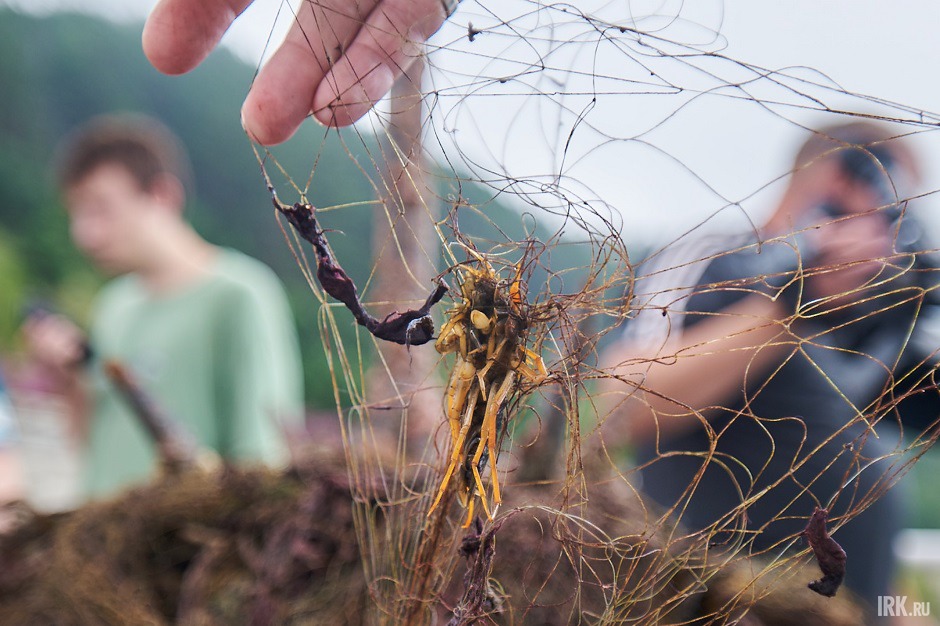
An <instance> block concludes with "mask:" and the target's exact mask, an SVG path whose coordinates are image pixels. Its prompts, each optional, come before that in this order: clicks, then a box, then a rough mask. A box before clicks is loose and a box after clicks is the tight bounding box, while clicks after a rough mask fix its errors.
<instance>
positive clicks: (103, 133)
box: [56, 113, 193, 192]
mask: <svg viewBox="0 0 940 626" xmlns="http://www.w3.org/2000/svg"><path fill="white" fill-rule="evenodd" d="M107 164H114V165H119V166H121V167H123V168H124V169H126V170H127V171H128V173H130V175H131V176H132V177H133V178H134V180H135V181H137V184H138V185H139V186H140V188H141V189H142V190H144V191H149V190H151V189H152V188H153V184H154V182H155V181H156V179H157V178H159V177H160V176H162V175H165V174H170V175H172V176H175V177H176V178H177V179H179V181H180V183H181V184H182V185H183V188H184V189H185V190H186V191H187V192H191V191H192V178H193V176H192V166H191V165H190V162H189V157H188V156H187V154H186V150H185V148H184V147H183V144H182V142H181V141H180V140H179V138H178V137H177V136H176V135H175V134H174V133H173V131H171V130H170V129H169V128H167V127H166V126H165V125H164V124H162V123H161V122H159V121H157V120H156V119H154V118H152V117H149V116H146V115H142V114H136V113H134V114H130V113H121V114H109V115H102V116H99V117H96V118H93V119H91V120H90V121H89V122H87V123H85V124H84V125H82V126H81V127H79V128H78V129H76V130H75V131H73V132H72V133H71V134H70V135H69V136H68V137H66V139H65V140H64V141H63V142H62V145H61V146H60V148H59V154H58V159H57V167H56V179H57V183H58V185H59V189H60V190H66V189H69V188H70V187H73V186H75V185H76V184H78V183H80V182H81V181H82V180H83V179H84V178H85V177H87V176H88V175H89V174H91V173H92V172H93V171H94V170H95V169H97V168H98V167H100V166H102V165H107Z"/></svg>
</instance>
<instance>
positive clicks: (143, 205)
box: [24, 116, 302, 496]
mask: <svg viewBox="0 0 940 626" xmlns="http://www.w3.org/2000/svg"><path fill="white" fill-rule="evenodd" d="M58 175H59V184H60V187H61V190H62V193H63V196H64V200H65V205H66V209H67V212H68V217H69V222H70V227H71V234H72V239H73V240H74V242H75V244H76V245H77V246H78V248H79V249H80V250H81V251H82V252H83V253H85V254H86V255H88V257H89V258H90V259H91V260H92V261H93V262H94V263H95V264H96V265H97V266H98V267H99V268H101V269H102V270H103V271H104V272H106V273H108V274H110V275H114V276H117V278H115V279H114V280H113V281H111V282H110V283H109V284H108V285H107V286H106V287H105V288H104V289H103V290H102V291H101V293H100V294H99V296H98V298H97V303H96V306H95V310H94V316H93V324H92V328H91V332H90V335H89V339H88V341H87V342H86V340H85V337H84V336H83V334H82V332H81V331H80V330H79V329H78V328H77V327H76V326H75V325H74V324H72V323H71V322H69V321H68V320H66V319H64V318H63V317H61V316H58V315H51V314H40V315H33V316H32V317H31V318H30V320H29V321H28V322H27V324H26V325H25V328H24V330H25V334H26V337H27V340H28V344H29V346H30V348H31V351H32V353H33V354H34V355H35V357H36V359H37V360H38V361H39V362H41V363H42V364H43V365H44V366H45V367H46V368H48V370H49V372H50V373H51V374H52V375H53V376H55V378H56V380H57V381H58V383H59V385H60V386H61V390H62V392H63V393H64V394H65V395H66V396H67V397H69V398H70V400H71V407H72V410H73V412H74V413H75V415H76V417H77V418H78V420H79V423H80V424H82V428H80V429H79V430H80V431H82V432H84V433H85V434H86V437H87V450H88V463H87V466H88V471H87V482H86V486H87V489H88V493H89V495H92V496H102V495H107V494H111V493H114V492H115V491H117V490H119V489H121V488H122V487H124V486H126V485H129V484H134V483H137V482H140V481H143V480H146V479H147V478H148V477H149V476H150V475H151V472H152V470H153V467H154V449H153V442H151V441H149V440H148V436H147V435H146V434H145V432H144V430H143V428H142V427H141V425H140V424H139V423H138V422H137V420H136V419H135V418H134V416H133V415H132V414H131V412H130V411H129V409H128V407H127V406H126V405H125V403H124V402H123V401H122V399H121V398H120V397H118V396H117V394H116V393H115V391H114V389H113V388H112V386H111V385H110V384H109V382H108V381H107V380H105V379H104V377H103V375H102V371H101V363H102V362H103V361H104V360H106V359H117V360H119V361H121V362H123V363H124V364H125V365H127V366H129V367H130V368H131V369H132V370H133V372H134V373H135V375H136V376H137V378H138V379H139V381H140V383H141V386H142V387H143V388H144V390H145V391H146V392H148V393H149V394H151V395H152V396H153V397H154V398H155V399H156V401H157V402H158V403H160V404H161V405H163V407H165V409H166V410H167V412H168V413H169V414H170V415H171V416H173V417H175V418H177V419H178V420H180V421H181V423H182V425H183V427H184V428H185V430H187V431H189V433H190V434H192V435H193V436H194V437H195V438H196V439H197V440H198V441H199V442H200V443H201V444H202V445H204V446H207V447H209V448H212V449H214V450H216V451H218V452H219V453H220V454H221V455H222V456H223V457H224V458H226V459H230V460H234V461H265V462H270V463H276V462H281V461H284V460H285V456H286V446H285V442H284V438H283V434H282V429H283V427H284V426H285V425H286V424H288V423H292V422H296V421H298V420H299V419H300V418H301V415H302V389H301V380H302V376H301V369H300V367H301V366H300V359H299V354H298V349H297V342H296V331H295V329H294V325H293V320H292V318H291V315H290V312H289V309H288V305H287V300H286V298H285V296H284V293H283V290H282V288H281V286H280V284H279V282H278V280H277V278H276V277H275V276H274V274H273V273H272V272H271V271H270V270H269V269H268V268H267V267H265V266H264V265H262V264H261V263H259V262H257V261H255V260H253V259H251V258H248V257H246V256H245V255H243V254H240V253H238V252H235V251H233V250H228V249H221V248H218V247H216V246H213V245H211V244H209V243H207V242H206V241H204V240H203V239H202V238H200V237H199V235H198V234H197V233H196V232H195V231H194V230H193V229H192V228H191V227H190V225H189V224H188V223H187V222H186V221H185V220H184V218H183V209H184V206H185V203H186V197H185V188H186V185H187V184H188V183H189V180H190V172H189V169H188V160H187V158H186V156H185V153H184V151H183V149H182V147H181V145H180V143H179V141H178V140H177V139H176V137H174V136H173V134H172V133H171V132H170V131H169V130H168V129H166V128H165V127H164V126H163V125H161V124H159V123H158V122H156V121H155V120H152V119H149V118H144V117H141V116H110V117H104V118H100V119H96V120H93V121H92V122H91V123H89V124H88V125H87V126H85V127H83V128H81V129H80V130H79V131H77V132H76V133H75V134H74V135H73V136H72V137H71V138H69V140H68V141H67V142H66V145H65V147H64V149H63V152H62V155H61V162H60V166H59V170H58ZM89 355H93V358H92V359H91V364H90V367H89V368H88V369H87V370H86V369H85V368H83V367H82V366H81V365H80V364H81V363H82V362H83V361H84V360H87V358H88V357H89ZM86 373H90V374H91V375H90V376H86Z"/></svg>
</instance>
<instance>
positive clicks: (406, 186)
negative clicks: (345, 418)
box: [366, 59, 442, 453]
mask: <svg viewBox="0 0 940 626" xmlns="http://www.w3.org/2000/svg"><path fill="white" fill-rule="evenodd" d="M424 67H425V64H424V60H423V59H419V60H417V61H415V62H414V63H413V64H412V65H411V67H410V68H409V69H408V71H407V72H406V73H405V74H404V75H403V76H402V77H401V78H399V79H398V81H397V82H396V83H395V85H394V86H393V88H392V92H391V115H390V117H389V124H388V129H387V130H388V134H387V140H386V141H383V142H382V148H381V149H382V157H383V160H384V165H383V181H382V182H383V183H384V187H383V192H384V193H383V194H382V195H381V197H380V198H379V201H380V202H379V205H378V206H377V208H376V210H375V214H374V223H375V228H374V235H373V242H372V250H373V254H374V255H375V258H374V260H373V263H374V267H375V275H374V276H373V279H372V286H371V287H370V289H369V300H370V301H372V302H374V303H375V305H374V309H375V311H376V317H378V318H379V319H381V317H382V315H384V314H387V313H390V312H392V311H395V310H398V311H402V310H406V309H409V308H413V307H414V306H415V303H418V304H420V302H422V301H423V300H424V299H425V297H426V296H427V292H428V288H429V287H431V286H432V279H433V278H434V276H435V275H436V274H437V269H436V264H437V263H436V262H437V257H438V252H439V249H440V242H439V240H438V239H437V236H436V234H435V231H434V219H435V217H434V216H435V213H436V211H435V206H436V204H437V198H436V195H435V194H434V193H431V192H430V190H429V189H428V180H427V178H428V177H427V162H426V159H425V154H424V149H423V147H422V144H421V134H422V133H421V131H422V126H423V121H424V107H423V106H422V100H421V82H422V76H423V73H424ZM438 319H440V318H439V317H438ZM378 353H379V354H378V355H377V358H376V359H375V361H374V362H373V364H372V366H371V368H370V370H369V372H368V375H367V381H366V383H367V385H368V386H367V389H366V394H367V398H368V400H369V402H370V404H371V405H372V406H373V407H380V408H382V409H386V410H389V411H390V412H389V413H387V415H388V419H386V418H385V417H383V421H384V422H386V423H388V424H397V423H398V422H397V420H395V419H392V415H394V414H396V413H395V412H398V411H402V412H400V413H397V415H399V416H401V417H402V418H403V419H405V420H406V422H405V423H406V424H407V433H406V434H407V438H408V440H409V441H410V442H411V444H410V445H409V449H411V450H412V451H413V452H415V453H420V450H421V446H423V445H424V443H425V442H426V441H427V440H428V437H429V436H430V435H431V434H433V433H434V432H435V431H436V429H437V427H438V426H439V424H440V423H441V417H442V411H441V406H442V391H441V385H440V383H439V382H438V381H437V379H436V378H434V377H433V370H434V366H435V364H436V363H437V361H438V354H437V352H436V351H435V350H434V347H433V345H432V344H426V345H423V346H417V347H413V348H410V349H409V348H406V347H405V346H399V345H394V344H390V343H385V342H380V345H379V346H378ZM380 414H381V413H375V414H374V415H380ZM373 425H375V422H373Z"/></svg>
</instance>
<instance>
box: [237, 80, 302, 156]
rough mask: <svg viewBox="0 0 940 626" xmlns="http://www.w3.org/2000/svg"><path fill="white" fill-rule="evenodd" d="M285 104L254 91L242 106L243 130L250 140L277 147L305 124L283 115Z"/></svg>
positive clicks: (300, 119) (300, 120)
mask: <svg viewBox="0 0 940 626" xmlns="http://www.w3.org/2000/svg"><path fill="white" fill-rule="evenodd" d="M282 111H283V103H282V102H279V101H278V100H277V99H276V98H275V99H272V98H268V97H265V96H264V95H263V94H259V93H258V92H257V91H256V90H254V89H252V91H250V92H249V93H248V97H247V98H246V99H245V103H244V104H243V105H242V110H241V120H242V128H243V129H244V130H245V132H246V133H248V137H249V139H251V140H252V141H254V142H256V143H259V144H261V145H262V146H276V145H277V144H279V143H284V142H285V141H287V140H288V139H290V138H291V137H292V136H293V134H294V133H295V132H296V131H297V129H298V128H299V127H300V124H301V123H302V122H303V117H304V116H303V115H301V116H300V118H299V119H297V120H296V121H295V120H293V119H292V118H286V117H284V116H283V115H282Z"/></svg>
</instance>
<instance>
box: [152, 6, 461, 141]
mask: <svg viewBox="0 0 940 626" xmlns="http://www.w3.org/2000/svg"><path fill="white" fill-rule="evenodd" d="M252 1H253V0H161V1H160V2H159V4H158V5H157V6H156V7H155V8H154V9H153V11H152V12H151V14H150V17H149V19H148V20H147V24H146V26H145V27H144V33H143V47H144V52H145V54H146V55H147V58H149V59H150V62H151V63H152V64H153V66H154V67H156V68H157V69H158V70H160V71H161V72H164V73H167V74H182V73H185V72H188V71H189V70H191V69H193V68H194V67H196V66H197V65H199V63H201V62H202V60H203V59H205V57H206V56H207V55H208V54H209V52H210V51H211V50H212V49H213V48H215V46H216V45H217V44H218V42H219V40H220V39H221V37H222V35H223V34H224V33H225V31H226V30H227V29H228V27H229V26H230V25H231V23H232V22H233V21H234V20H235V18H236V17H238V15H240V14H241V13H242V12H243V11H244V10H245V9H246V8H247V7H248V5H250V4H251V3H252ZM452 2H453V0H452ZM445 3H446V0H444V1H442V0H358V1H356V2H350V1H349V0H304V2H303V3H302V5H301V8H300V10H299V11H298V13H297V16H296V19H295V21H294V25H293V27H292V28H291V30H290V32H289V33H288V35H287V38H286V39H285V40H284V43H283V44H282V45H281V47H280V48H279V49H278V50H277V52H276V53H275V54H274V55H273V56H272V57H271V59H270V60H269V61H268V62H267V64H265V66H264V67H263V68H262V70H261V72H260V73H259V74H258V76H257V78H256V79H255V82H254V84H253V85H252V87H251V91H249V93H248V96H247V97H246V99H245V103H244V105H243V106H242V124H243V125H244V127H245V130H246V131H247V132H248V134H249V135H250V136H251V137H252V138H253V139H255V140H256V141H258V142H259V143H262V144H264V145H273V144H276V143H280V142H283V141H286V140H287V139H288V138H289V137H290V136H291V135H292V134H293V133H294V131H296V130H297V128H298V127H299V126H300V124H301V122H302V121H303V120H304V118H305V117H306V116H307V114H309V113H311V112H312V113H313V115H314V117H316V119H317V120H319V121H320V122H322V123H323V124H327V125H330V126H347V125H349V124H352V123H353V122H355V121H356V120H357V119H359V118H360V117H362V116H363V115H365V114H366V113H367V112H368V111H369V109H371V108H372V106H373V105H374V104H375V103H376V102H377V101H378V100H379V99H381V98H382V97H383V96H384V95H385V94H386V93H388V91H389V89H391V86H392V83H393V82H394V80H395V78H396V77H397V76H399V75H401V74H402V72H403V71H404V70H405V69H407V67H408V66H409V65H410V64H411V62H412V61H414V60H415V59H416V58H417V56H418V55H419V54H420V51H421V48H420V47H421V43H423V42H424V41H425V40H426V39H427V38H428V37H430V36H431V35H432V34H434V33H435V32H436V31H437V29H438V28H440V26H441V24H442V23H443V22H444V19H445V18H446V17H447V16H446V14H445ZM453 6H456V2H453Z"/></svg>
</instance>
